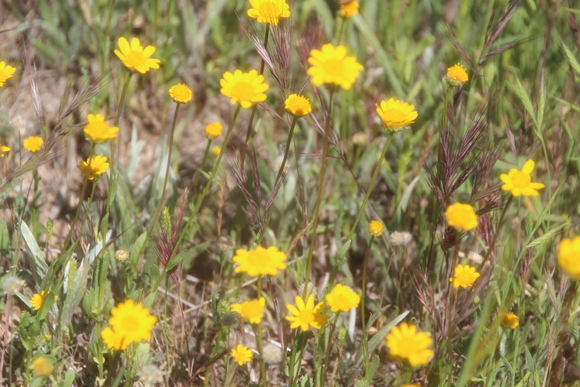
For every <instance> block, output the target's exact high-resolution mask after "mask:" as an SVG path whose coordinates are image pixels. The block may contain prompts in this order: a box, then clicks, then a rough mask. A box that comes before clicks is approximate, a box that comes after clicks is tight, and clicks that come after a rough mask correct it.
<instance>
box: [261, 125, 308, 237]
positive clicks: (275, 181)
mask: <svg viewBox="0 0 580 387" xmlns="http://www.w3.org/2000/svg"><path fill="white" fill-rule="evenodd" d="M296 122H298V117H294V119H293V120H292V125H290V132H289V133H288V139H287V140H286V150H285V151H284V158H283V159H282V164H281V165H280V169H279V170H278V175H276V180H274V188H275V187H276V185H277V184H278V181H279V180H280V178H281V177H282V174H283V173H284V167H285V166H286V160H287V159H288V154H289V153H290V146H291V145H292V137H293V136H294V128H295V127H296ZM273 209H274V205H272V206H271V207H270V209H269V210H268V215H267V217H266V225H265V226H264V230H262V232H261V233H260V236H259V238H258V245H259V244H260V243H262V239H263V238H264V233H265V232H266V230H267V229H268V225H269V224H270V218H271V217H272V210H273Z"/></svg>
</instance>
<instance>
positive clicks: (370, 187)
mask: <svg viewBox="0 0 580 387" xmlns="http://www.w3.org/2000/svg"><path fill="white" fill-rule="evenodd" d="M392 139H393V133H391V132H389V134H388V136H387V141H385V145H384V146H383V150H382V152H381V156H380V157H379V162H378V163H377V166H376V167H375V171H374V172H373V177H372V178H371V183H370V184H369V189H367V193H366V195H365V198H364V200H363V203H362V206H361V207H360V210H359V211H358V214H357V215H356V219H355V221H354V224H353V225H352V228H351V229H350V233H349V234H348V237H347V238H346V242H348V241H350V240H351V239H352V237H353V235H354V233H355V232H356V227H357V226H358V223H359V222H360V220H361V218H362V215H363V213H364V211H365V207H366V205H367V202H368V201H369V197H370V196H371V191H372V190H373V187H374V185H375V181H376V180H377V176H378V175H379V170H380V169H381V164H382V163H383V160H384V159H385V155H386V154H387V149H388V148H389V145H390V144H391V141H392Z"/></svg>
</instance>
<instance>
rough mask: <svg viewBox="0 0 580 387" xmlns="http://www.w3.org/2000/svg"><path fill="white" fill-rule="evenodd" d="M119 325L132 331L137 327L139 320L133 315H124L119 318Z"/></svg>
mask: <svg viewBox="0 0 580 387" xmlns="http://www.w3.org/2000/svg"><path fill="white" fill-rule="evenodd" d="M121 325H122V327H123V329H125V330H127V331H129V332H132V331H134V330H136V329H137V328H138V327H139V320H138V319H136V318H135V316H133V315H128V316H124V318H123V320H121Z"/></svg>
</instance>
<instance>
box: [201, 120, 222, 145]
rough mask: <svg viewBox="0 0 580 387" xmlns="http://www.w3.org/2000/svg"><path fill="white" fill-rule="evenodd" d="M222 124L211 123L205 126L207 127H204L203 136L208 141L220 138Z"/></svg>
mask: <svg viewBox="0 0 580 387" xmlns="http://www.w3.org/2000/svg"><path fill="white" fill-rule="evenodd" d="M222 129H223V127H222V124H220V123H219V122H217V121H216V122H212V123H211V124H207V126H206V127H205V136H206V137H207V138H208V139H209V140H213V139H215V138H217V137H219V136H221V134H222Z"/></svg>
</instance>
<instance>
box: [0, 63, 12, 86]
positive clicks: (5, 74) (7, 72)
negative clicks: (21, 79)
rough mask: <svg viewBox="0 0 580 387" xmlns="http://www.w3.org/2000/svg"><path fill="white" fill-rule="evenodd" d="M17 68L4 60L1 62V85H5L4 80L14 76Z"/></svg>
mask: <svg viewBox="0 0 580 387" xmlns="http://www.w3.org/2000/svg"><path fill="white" fill-rule="evenodd" d="M15 72H16V69H15V68H14V67H12V66H6V63H4V61H2V62H0V87H2V86H4V82H6V81H7V80H8V79H10V78H12V77H13V76H14V73H15Z"/></svg>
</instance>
